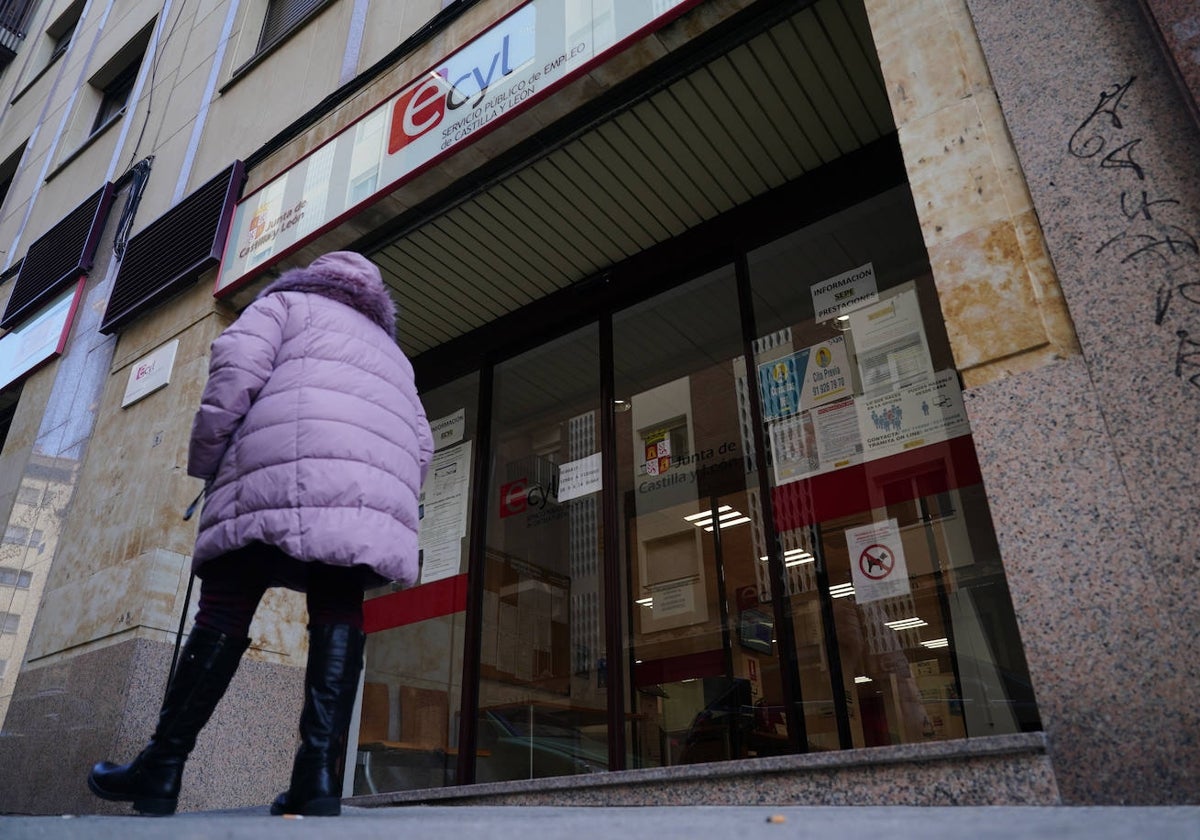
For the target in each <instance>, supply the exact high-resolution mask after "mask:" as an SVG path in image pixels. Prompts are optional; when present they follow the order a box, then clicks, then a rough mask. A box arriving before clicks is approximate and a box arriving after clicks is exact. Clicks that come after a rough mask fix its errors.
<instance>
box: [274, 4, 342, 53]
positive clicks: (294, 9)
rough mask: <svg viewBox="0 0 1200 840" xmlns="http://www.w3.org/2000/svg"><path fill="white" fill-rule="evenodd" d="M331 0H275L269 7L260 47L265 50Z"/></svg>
mask: <svg viewBox="0 0 1200 840" xmlns="http://www.w3.org/2000/svg"><path fill="white" fill-rule="evenodd" d="M329 2H330V0H273V2H271V3H270V4H269V5H268V7H267V16H266V19H265V20H264V21H263V30H262V35H261V36H260V37H259V39H258V48H259V49H260V50H265V49H266V48H267V47H269V46H271V45H273V44H274V43H276V42H277V41H279V40H280V39H281V38H283V36H284V35H286V34H288V33H289V32H291V31H292V30H293V29H294V28H296V27H297V26H299V25H300V24H301V23H302V22H303V21H304V19H305V18H306V17H308V16H309V15H310V14H312V13H313V12H315V11H317V10H318V9H319V8H321V7H322V6H324V5H326V4H327V3H329Z"/></svg>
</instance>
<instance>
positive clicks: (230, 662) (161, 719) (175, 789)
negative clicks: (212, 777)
mask: <svg viewBox="0 0 1200 840" xmlns="http://www.w3.org/2000/svg"><path fill="white" fill-rule="evenodd" d="M249 644H250V640H249V639H235V638H233V637H232V636H226V635H223V634H221V633H216V632H214V631H212V630H205V629H204V628H202V627H196V628H194V629H193V630H192V632H191V634H190V635H189V636H188V640H187V644H185V645H184V647H183V651H182V652H181V654H180V657H179V665H178V667H177V668H176V670H175V676H174V677H173V678H172V679H171V686H170V688H169V689H168V690H167V699H166V701H165V702H164V703H163V707H162V711H161V712H160V713H159V716H158V726H157V727H156V728H155V730H154V736H153V737H152V738H151V739H150V744H149V745H148V746H147V747H146V748H145V749H144V750H142V751H141V753H140V754H139V755H138V757H137V758H135V759H134V760H133V761H131V762H130V763H129V764H113V763H112V762H110V761H101V762H100V763H99V764H97V765H96V766H94V767H93V768H92V771H91V772H90V773H89V774H88V787H89V788H91V790H92V793H94V794H96V796H99V797H100V798H101V799H110V800H113V801H115V802H132V803H133V807H134V809H135V810H137V811H141V812H142V813H145V814H157V815H167V814H173V813H175V806H176V804H177V803H178V801H179V783H180V780H181V779H182V778H183V765H184V762H185V761H187V757H188V754H189V753H190V752H191V751H192V748H193V747H194V746H196V736H197V735H198V734H199V733H200V730H201V729H203V728H204V724H206V723H208V719H209V718H210V717H212V713H213V709H215V708H216V707H217V703H218V701H220V699H221V697H223V696H224V694H225V689H226V688H228V687H229V681H230V680H231V679H233V675H234V672H235V671H237V667H238V662H239V661H240V660H241V658H242V654H243V653H244V652H245V650H246V648H247V646H249Z"/></svg>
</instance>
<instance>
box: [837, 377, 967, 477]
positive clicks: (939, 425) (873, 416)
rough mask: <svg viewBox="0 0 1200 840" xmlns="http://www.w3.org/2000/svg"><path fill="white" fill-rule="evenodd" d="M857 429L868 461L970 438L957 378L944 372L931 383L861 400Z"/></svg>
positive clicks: (921, 383)
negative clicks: (966, 436)
mask: <svg viewBox="0 0 1200 840" xmlns="http://www.w3.org/2000/svg"><path fill="white" fill-rule="evenodd" d="M857 404H858V426H859V429H860V431H861V434H862V441H863V447H864V452H865V455H866V457H867V458H868V459H873V458H884V457H887V456H888V455H895V454H896V453H898V452H904V451H906V450H909V449H915V448H917V447H919V446H928V445H929V444H931V443H938V442H940V441H944V440H949V439H950V438H955V437H958V436H960V435H966V434H970V432H971V425H970V423H969V422H968V421H967V411H966V407H965V406H964V405H963V398H962V389H961V388H960V387H959V384H958V374H957V373H956V372H955V371H953V370H944V371H942V372H940V373H939V374H937V376H936V377H935V378H934V379H933V380H932V381H930V382H919V383H916V384H914V385H906V386H904V387H902V388H901V389H900V390H898V391H894V392H891V393H887V394H883V395H882V396H878V397H872V398H870V399H859V400H857Z"/></svg>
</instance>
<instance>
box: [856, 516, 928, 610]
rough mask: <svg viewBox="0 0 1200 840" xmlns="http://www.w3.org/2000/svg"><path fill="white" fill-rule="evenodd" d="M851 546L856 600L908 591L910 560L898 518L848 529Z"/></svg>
mask: <svg viewBox="0 0 1200 840" xmlns="http://www.w3.org/2000/svg"><path fill="white" fill-rule="evenodd" d="M846 546H847V547H848V548H849V550H850V576H851V580H852V581H853V582H854V600H855V602H856V603H858V604H859V605H862V604H867V603H870V602H871V601H880V600H882V599H884V598H894V597H896V596H898V595H907V594H909V592H911V591H912V589H911V586H910V585H909V582H908V564H907V563H906V562H905V560H904V546H903V545H902V544H901V542H900V526H899V524H898V523H897V522H896V520H895V519H889V520H887V521H886V522H875V523H872V524H870V525H863V526H860V527H858V528H847V529H846Z"/></svg>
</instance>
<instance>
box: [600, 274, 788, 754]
mask: <svg viewBox="0 0 1200 840" xmlns="http://www.w3.org/2000/svg"><path fill="white" fill-rule="evenodd" d="M742 347H743V345H742V337H741V325H740V321H739V317H738V302H737V293H736V285H735V282H734V274H733V269H732V268H731V267H730V268H725V269H721V270H719V271H716V272H714V273H712V274H710V275H708V276H706V277H702V278H700V279H698V280H695V281H693V282H692V283H689V284H687V285H685V286H683V287H681V288H678V289H675V290H673V291H671V292H667V293H665V294H662V295H660V296H658V297H656V298H653V299H651V300H649V301H646V302H645V303H642V304H640V305H638V306H634V307H632V308H630V309H628V310H626V311H623V312H619V313H617V314H616V315H615V316H614V318H613V353H614V375H615V386H616V396H617V397H618V398H619V399H621V400H623V401H625V402H626V403H628V406H629V409H628V410H627V411H620V412H618V413H617V414H616V415H615V417H616V432H617V441H616V445H617V453H618V458H617V474H618V482H617V484H618V486H617V490H618V498H619V514H618V515H619V521H620V523H621V526H622V528H623V531H624V534H623V537H624V538H623V540H622V546H623V548H624V551H623V554H624V557H623V563H622V566H623V574H624V592H625V597H624V599H623V608H624V610H625V615H624V619H623V620H624V621H625V624H626V626H627V628H628V639H629V640H628V649H627V651H626V652H625V655H626V667H627V668H628V669H629V670H628V673H629V675H630V676H629V678H628V679H627V684H628V686H629V689H630V691H629V700H628V703H629V705H628V708H627V715H628V719H629V728H628V737H627V739H626V741H627V749H628V753H629V754H628V758H627V765H628V766H630V767H637V766H665V765H672V764H683V763H694V762H702V761H717V760H725V759H731V758H739V757H745V756H752V755H769V754H772V753H778V752H783V751H786V749H787V743H788V732H787V726H786V721H785V715H784V713H783V690H782V682H781V677H780V669H779V659H778V650H777V649H778V645H777V644H776V636H775V620H774V615H773V609H772V605H771V603H770V601H771V594H770V587H769V585H768V576H767V572H766V568H765V564H764V563H763V562H762V560H761V559H760V558H762V557H763V556H764V555H765V553H766V552H765V549H764V545H765V538H764V531H763V522H762V517H761V506H760V500H759V496H758V492H757V489H756V488H757V482H758V478H757V472H756V471H755V470H754V450H753V443H752V439H751V437H750V432H751V430H752V426H751V425H750V424H749V422H748V413H747V411H748V410H747V405H748V403H747V394H748V387H749V383H748V379H747V373H746V366H745V363H744V355H743V351H742Z"/></svg>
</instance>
